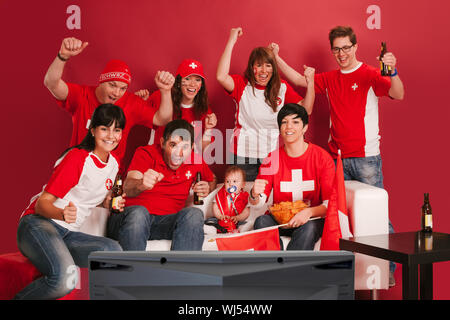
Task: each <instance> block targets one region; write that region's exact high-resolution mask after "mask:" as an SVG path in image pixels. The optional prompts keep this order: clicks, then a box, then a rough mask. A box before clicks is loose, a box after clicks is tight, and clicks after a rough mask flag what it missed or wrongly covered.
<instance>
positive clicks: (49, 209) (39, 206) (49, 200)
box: [35, 191, 77, 223]
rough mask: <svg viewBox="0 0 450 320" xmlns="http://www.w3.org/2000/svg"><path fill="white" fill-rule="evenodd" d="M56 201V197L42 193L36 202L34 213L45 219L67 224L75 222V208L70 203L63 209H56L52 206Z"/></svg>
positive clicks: (45, 192)
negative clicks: (61, 221)
mask: <svg viewBox="0 0 450 320" xmlns="http://www.w3.org/2000/svg"><path fill="white" fill-rule="evenodd" d="M56 199H57V197H56V196H54V195H52V194H51V193H48V192H47V191H44V192H43V193H42V194H41V196H40V197H39V199H38V200H37V201H36V206H35V211H36V213H37V214H39V215H41V216H43V217H45V218H47V219H57V220H63V221H66V222H67V223H73V222H75V221H76V219H77V207H75V205H74V204H73V203H72V202H69V204H68V205H67V206H66V207H64V209H60V208H57V207H55V206H54V205H53V203H54V202H55V201H56Z"/></svg>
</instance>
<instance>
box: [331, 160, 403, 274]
mask: <svg viewBox="0 0 450 320" xmlns="http://www.w3.org/2000/svg"><path fill="white" fill-rule="evenodd" d="M335 163H336V160H335ZM342 166H343V167H344V180H357V181H360V182H362V183H367V184H369V185H371V186H374V187H378V188H382V189H384V185H383V172H382V161H381V155H376V156H372V157H365V158H345V159H342ZM394 232H395V231H394V227H393V226H392V223H391V220H389V233H394ZM395 268H396V265H395V263H394V262H392V261H390V262H389V271H390V272H394V271H395Z"/></svg>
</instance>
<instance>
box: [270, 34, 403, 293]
mask: <svg viewBox="0 0 450 320" xmlns="http://www.w3.org/2000/svg"><path fill="white" fill-rule="evenodd" d="M328 37H329V40H330V46H331V52H332V54H333V56H334V58H335V59H336V62H337V64H338V66H339V69H337V70H333V71H329V72H323V73H318V74H316V75H315V77H314V82H315V90H316V92H317V93H325V94H326V95H327V97H328V101H329V105H330V120H331V127H330V139H329V148H330V152H331V154H332V156H333V158H336V157H337V155H338V152H339V151H340V152H341V156H342V161H343V165H344V177H345V180H358V181H361V182H363V183H367V184H370V185H373V186H376V187H379V188H383V174H382V170H381V168H382V163H381V156H380V136H379V126H378V97H382V96H389V97H390V98H392V99H399V100H402V99H403V96H404V87H403V83H402V81H401V80H400V77H399V76H398V71H397V69H396V63H397V59H396V58H395V56H394V55H393V54H392V53H390V52H388V53H386V54H384V56H383V58H382V61H383V62H384V63H385V64H386V65H387V66H390V67H391V69H392V70H393V72H392V74H391V75H390V76H389V77H382V76H381V74H380V71H379V70H378V68H374V67H372V66H369V65H367V64H365V63H363V62H360V61H358V60H357V58H356V51H357V50H358V44H357V42H356V35H355V33H354V32H353V30H352V28H351V27H347V26H337V27H335V28H333V29H332V30H331V31H330V33H329V35H328ZM269 48H271V49H272V50H273V52H274V54H275V57H276V60H277V63H278V67H279V68H280V70H281V72H283V73H284V75H285V76H286V78H287V79H288V80H289V81H291V82H292V83H294V84H296V85H299V86H303V87H305V86H306V80H305V78H304V76H302V75H301V74H300V73H298V72H297V71H295V70H294V69H292V68H291V67H290V66H289V65H288V64H287V63H286V62H285V61H284V60H283V59H281V57H280V56H279V54H278V53H279V47H278V45H277V44H275V43H272V44H270V45H269ZM304 67H305V68H306V66H304ZM311 112H312V110H308V113H311ZM389 232H390V233H393V232H394V230H393V227H392V224H391V223H390V222H389ZM394 270H395V264H394V263H391V265H390V271H391V276H390V279H389V283H390V285H394V284H395V280H394V277H393V272H394Z"/></svg>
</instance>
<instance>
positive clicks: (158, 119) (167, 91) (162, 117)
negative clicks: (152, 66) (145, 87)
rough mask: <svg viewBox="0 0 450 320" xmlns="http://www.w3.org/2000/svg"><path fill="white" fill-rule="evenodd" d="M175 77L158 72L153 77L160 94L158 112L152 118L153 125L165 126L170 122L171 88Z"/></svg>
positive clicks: (165, 72)
mask: <svg viewBox="0 0 450 320" xmlns="http://www.w3.org/2000/svg"><path fill="white" fill-rule="evenodd" d="M174 82H175V77H174V76H173V75H172V74H171V73H170V72H168V71H158V72H157V73H156V76H155V83H156V86H157V87H158V89H159V91H160V92H161V103H160V105H159V108H158V111H156V113H155V115H154V116H153V124H154V125H157V126H165V125H166V124H167V123H168V122H169V121H170V120H172V113H173V104H172V93H171V90H172V86H173V84H174Z"/></svg>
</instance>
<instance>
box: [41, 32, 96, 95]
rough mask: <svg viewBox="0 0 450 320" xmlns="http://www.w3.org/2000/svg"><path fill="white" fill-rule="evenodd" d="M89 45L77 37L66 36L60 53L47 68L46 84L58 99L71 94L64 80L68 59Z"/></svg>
mask: <svg viewBox="0 0 450 320" xmlns="http://www.w3.org/2000/svg"><path fill="white" fill-rule="evenodd" d="M87 45H88V43H87V42H82V41H81V40H78V39H76V38H73V37H72V38H65V39H64V40H63V41H62V43H61V48H60V49H59V52H58V55H57V56H56V58H55V60H53V62H52V64H51V65H50V67H49V68H48V70H47V73H46V74H45V77H44V85H45V86H46V87H47V88H48V90H49V91H50V92H51V94H52V95H53V96H54V97H55V98H56V99H58V100H66V98H67V95H68V94H69V88H68V87H67V84H66V83H65V82H64V81H63V80H62V74H63V71H64V66H65V65H66V62H67V60H69V59H70V58H71V57H74V56H76V55H78V54H79V53H81V52H82V51H83V50H84V48H86V47H87Z"/></svg>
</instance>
